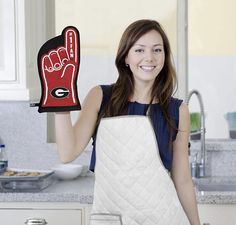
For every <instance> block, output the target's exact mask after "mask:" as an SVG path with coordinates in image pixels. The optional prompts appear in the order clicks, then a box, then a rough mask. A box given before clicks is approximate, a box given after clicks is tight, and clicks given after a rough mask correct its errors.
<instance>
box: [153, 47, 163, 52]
mask: <svg viewBox="0 0 236 225" xmlns="http://www.w3.org/2000/svg"><path fill="white" fill-rule="evenodd" d="M154 52H162V49H161V48H155V49H154Z"/></svg>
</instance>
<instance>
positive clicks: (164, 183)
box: [90, 116, 189, 225]
mask: <svg viewBox="0 0 236 225" xmlns="http://www.w3.org/2000/svg"><path fill="white" fill-rule="evenodd" d="M119 216H120V217H121V218H120V217H119ZM94 218H95V219H94ZM112 218H113V219H112ZM114 218H120V220H122V222H121V221H120V222H118V219H117V221H116V220H115V219H114ZM105 224H107V225H108V224H109V225H110V224H114V225H119V224H123V225H158V224H160V225H187V224H188V225H189V222H188V219H187V217H186V215H185V212H184V210H183V208H182V206H181V204H180V202H179V199H178V196H177V193H176V190H175V187H174V184H173V182H172V180H171V178H170V176H169V173H168V172H167V170H166V169H165V167H164V166H163V164H162V161H161V159H160V156H159V150H158V145H157V142H156V136H155V133H154V130H153V128H152V124H151V121H150V119H149V117H147V116H119V117H112V118H104V119H102V120H101V122H100V125H99V128H98V132H97V139H96V167H95V186H94V201H93V206H92V211H91V220H90V225H105Z"/></svg>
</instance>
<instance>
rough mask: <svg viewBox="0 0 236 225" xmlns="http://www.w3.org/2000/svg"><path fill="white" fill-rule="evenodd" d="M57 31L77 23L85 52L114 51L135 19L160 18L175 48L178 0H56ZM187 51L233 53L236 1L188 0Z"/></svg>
mask: <svg viewBox="0 0 236 225" xmlns="http://www.w3.org/2000/svg"><path fill="white" fill-rule="evenodd" d="M55 2H56V32H57V34H60V32H61V31H62V29H63V28H64V27H65V26H67V25H74V26H76V27H78V29H79V30H80V33H81V47H82V48H81V50H82V51H83V54H84V55H101V54H102V55H103V54H105V55H107V54H112V55H114V54H116V49H117V46H118V42H119V40H120V37H121V34H122V32H123V31H124V29H125V28H126V26H127V25H128V24H130V23H131V22H132V21H134V20H136V19H141V18H152V19H156V20H158V21H160V23H161V24H162V25H163V27H164V29H165V30H166V32H167V35H168V37H169V39H170V43H171V46H172V51H173V53H175V52H176V4H177V0H146V1H140V0H129V1H127V0H119V1H118V0H116V1H115V0H100V1H96V0H88V1H84V0H70V1H68V0H56V1H55ZM188 6H189V12H188V13H189V54H190V55H222V54H226V55H232V54H235V53H236V44H235V42H236V22H235V21H236V13H235V10H236V1H235V0H189V1H188Z"/></svg>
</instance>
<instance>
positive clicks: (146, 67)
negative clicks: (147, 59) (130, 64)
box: [140, 66, 156, 72]
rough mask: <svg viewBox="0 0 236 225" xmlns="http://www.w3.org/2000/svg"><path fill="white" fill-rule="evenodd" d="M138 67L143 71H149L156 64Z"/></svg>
mask: <svg viewBox="0 0 236 225" xmlns="http://www.w3.org/2000/svg"><path fill="white" fill-rule="evenodd" d="M140 68H141V69H142V70H144V71H147V72H150V71H152V70H154V69H155V68H156V66H140Z"/></svg>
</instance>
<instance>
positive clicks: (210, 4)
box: [188, 0, 236, 55]
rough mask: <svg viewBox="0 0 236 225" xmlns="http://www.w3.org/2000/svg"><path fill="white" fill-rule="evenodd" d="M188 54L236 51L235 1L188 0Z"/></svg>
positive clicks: (232, 52) (229, 53)
mask: <svg viewBox="0 0 236 225" xmlns="http://www.w3.org/2000/svg"><path fill="white" fill-rule="evenodd" d="M188 4H189V53H190V54H197V55H222V54H223V55H224V54H225V55H235V54H236V13H235V10H236V1H235V0H189V3H188Z"/></svg>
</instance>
